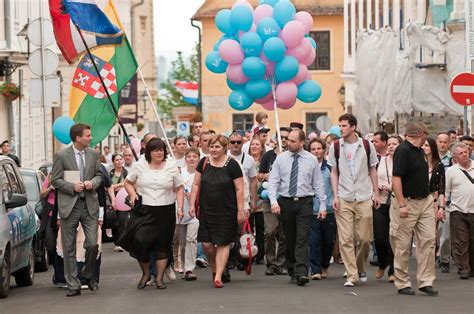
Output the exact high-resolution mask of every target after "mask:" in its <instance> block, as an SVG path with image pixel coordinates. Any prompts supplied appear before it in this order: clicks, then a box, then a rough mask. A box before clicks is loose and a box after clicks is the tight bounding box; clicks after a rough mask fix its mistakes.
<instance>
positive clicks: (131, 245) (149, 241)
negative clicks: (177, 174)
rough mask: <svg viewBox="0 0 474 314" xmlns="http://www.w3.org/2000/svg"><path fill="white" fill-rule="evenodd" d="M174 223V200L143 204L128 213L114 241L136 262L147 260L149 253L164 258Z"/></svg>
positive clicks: (166, 256) (165, 257) (169, 250)
mask: <svg viewBox="0 0 474 314" xmlns="http://www.w3.org/2000/svg"><path fill="white" fill-rule="evenodd" d="M175 226H176V205H175V203H173V204H170V205H164V206H147V205H143V206H141V208H140V209H138V210H137V209H134V210H132V211H131V213H130V219H129V221H128V223H127V228H126V230H125V232H124V233H123V235H122V236H121V237H120V239H119V241H118V243H117V244H118V245H119V246H121V247H122V248H123V249H124V250H126V251H127V252H129V253H130V256H132V257H133V258H136V259H137V260H138V261H139V262H144V263H147V262H149V261H150V256H151V255H152V254H153V255H155V256H156V258H157V259H158V260H161V259H167V258H168V255H169V254H170V252H171V243H172V241H173V235H174V230H175Z"/></svg>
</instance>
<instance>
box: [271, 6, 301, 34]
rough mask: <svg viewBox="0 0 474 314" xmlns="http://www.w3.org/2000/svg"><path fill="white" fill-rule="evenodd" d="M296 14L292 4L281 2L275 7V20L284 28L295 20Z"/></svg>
mask: <svg viewBox="0 0 474 314" xmlns="http://www.w3.org/2000/svg"><path fill="white" fill-rule="evenodd" d="M295 14H296V8H295V6H294V5H293V3H291V2H287V1H280V2H278V3H277V4H275V6H274V7H273V18H274V19H275V20H276V21H277V22H278V25H280V27H282V28H283V26H285V25H286V23H288V22H289V21H292V20H293V19H294V18H295Z"/></svg>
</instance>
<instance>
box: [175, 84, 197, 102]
mask: <svg viewBox="0 0 474 314" xmlns="http://www.w3.org/2000/svg"><path fill="white" fill-rule="evenodd" d="M175 86H176V89H177V90H178V91H179V92H180V93H181V95H183V100H184V101H185V102H187V103H190V104H193V105H197V103H198V88H199V85H198V83H197V82H187V81H177V82H176V83H175Z"/></svg>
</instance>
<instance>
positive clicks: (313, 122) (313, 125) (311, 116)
mask: <svg viewBox="0 0 474 314" xmlns="http://www.w3.org/2000/svg"><path fill="white" fill-rule="evenodd" d="M322 116H327V113H325V112H318V113H314V112H309V113H307V114H306V135H308V134H309V133H311V132H316V133H318V134H320V133H321V131H328V130H320V129H319V128H318V126H317V124H318V123H317V121H318V118H320V117H322Z"/></svg>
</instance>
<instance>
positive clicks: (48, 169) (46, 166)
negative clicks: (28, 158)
mask: <svg viewBox="0 0 474 314" xmlns="http://www.w3.org/2000/svg"><path fill="white" fill-rule="evenodd" d="M38 170H40V171H41V172H42V173H43V174H44V176H45V177H47V176H48V174H50V173H51V170H53V163H52V162H47V163H44V164H42V165H41V166H40V167H39V169H38Z"/></svg>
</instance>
